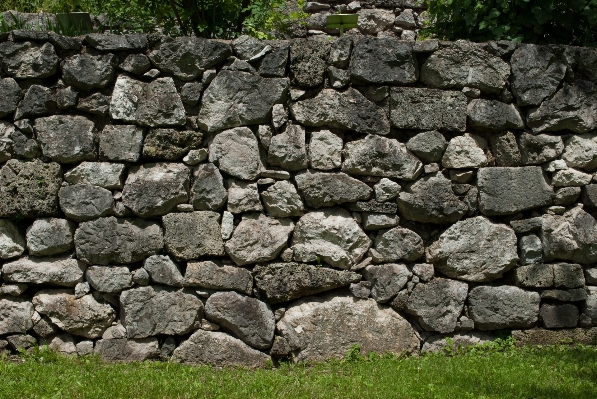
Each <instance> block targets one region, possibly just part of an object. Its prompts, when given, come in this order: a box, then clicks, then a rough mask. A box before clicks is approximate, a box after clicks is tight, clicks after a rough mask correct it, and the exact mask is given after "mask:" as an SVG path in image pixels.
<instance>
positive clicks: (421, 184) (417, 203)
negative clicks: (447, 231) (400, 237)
mask: <svg viewBox="0 0 597 399" xmlns="http://www.w3.org/2000/svg"><path fill="white" fill-rule="evenodd" d="M397 202H398V209H400V214H401V215H402V216H403V217H405V218H406V219H408V220H414V221H416V222H422V223H438V224H444V223H454V222H456V221H458V220H460V219H461V218H462V217H463V216H464V214H465V213H466V211H467V209H468V207H467V206H466V204H465V203H464V202H462V201H460V200H459V199H458V197H457V196H456V195H454V192H453V191H452V183H451V182H450V180H449V179H446V178H445V177H444V175H442V174H441V173H434V174H430V175H427V176H425V177H423V178H421V179H419V180H417V181H415V182H414V183H410V184H408V185H406V186H405V187H404V189H403V191H401V192H400V195H399V197H398V200H397Z"/></svg>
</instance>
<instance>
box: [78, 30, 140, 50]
mask: <svg viewBox="0 0 597 399" xmlns="http://www.w3.org/2000/svg"><path fill="white" fill-rule="evenodd" d="M85 42H87V44H89V45H91V47H93V48H95V49H96V50H100V51H127V50H144V49H145V48H146V47H147V44H148V43H147V35H146V34H142V33H129V34H124V35H116V34H106V33H101V34H99V33H91V34H87V35H85Z"/></svg>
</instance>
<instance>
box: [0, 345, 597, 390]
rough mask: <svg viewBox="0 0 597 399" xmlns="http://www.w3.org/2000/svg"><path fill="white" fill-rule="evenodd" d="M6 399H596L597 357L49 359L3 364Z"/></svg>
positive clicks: (580, 350) (0, 375) (493, 353)
mask: <svg viewBox="0 0 597 399" xmlns="http://www.w3.org/2000/svg"><path fill="white" fill-rule="evenodd" d="M0 398H11V399H16V398H367V399H369V398H459V399H460V398H500V399H502V398H565V399H573V398H591V399H595V398H597V348H595V347H588V346H577V347H566V346H554V347H548V348H543V349H533V348H523V349H515V348H512V347H511V346H508V347H507V348H497V349H496V348H495V347H494V348H493V349H489V350H487V349H485V350H473V351H469V352H468V353H466V354H459V355H456V356H447V355H432V356H427V355H426V356H421V357H409V358H403V359H397V358H395V357H393V356H382V357H379V356H371V357H369V358H364V357H361V356H359V355H357V354H356V353H355V352H354V351H353V352H352V354H350V355H349V356H347V358H346V359H345V360H343V361H330V362H326V363H320V364H315V365H312V366H306V365H293V366H289V365H284V364H283V365H281V366H280V367H278V368H275V369H270V370H246V369H224V370H218V369H213V368H210V367H206V366H201V367H191V366H182V365H177V364H171V363H159V362H145V363H136V364H106V363H102V362H101V361H99V360H98V359H96V358H88V359H67V358H63V357H57V356H56V355H53V354H51V353H42V354H38V355H34V356H28V357H26V359H25V362H24V363H23V364H17V363H16V362H14V361H10V360H8V359H6V358H5V359H0Z"/></svg>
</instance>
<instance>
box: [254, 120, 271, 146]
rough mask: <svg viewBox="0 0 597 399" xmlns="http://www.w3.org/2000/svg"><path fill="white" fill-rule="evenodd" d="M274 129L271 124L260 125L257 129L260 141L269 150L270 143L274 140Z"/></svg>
mask: <svg viewBox="0 0 597 399" xmlns="http://www.w3.org/2000/svg"><path fill="white" fill-rule="evenodd" d="M273 134H274V131H273V129H272V127H271V126H270V125H259V128H258V129H257V137H258V138H259V142H260V143H261V145H262V146H263V148H265V149H266V150H269V145H270V143H271V141H272V136H273Z"/></svg>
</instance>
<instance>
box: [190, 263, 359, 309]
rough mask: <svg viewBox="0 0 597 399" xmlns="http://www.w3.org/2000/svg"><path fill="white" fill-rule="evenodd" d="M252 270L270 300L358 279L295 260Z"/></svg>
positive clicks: (284, 300) (327, 289)
mask: <svg viewBox="0 0 597 399" xmlns="http://www.w3.org/2000/svg"><path fill="white" fill-rule="evenodd" d="M187 270H188V269H187ZM254 274H255V285H256V286H257V289H258V290H259V292H260V293H261V294H262V295H263V296H264V297H265V298H266V299H267V302H268V303H271V304H276V303H281V302H287V301H291V300H293V299H297V298H301V297H304V296H307V295H313V294H317V293H320V292H324V291H329V290H332V289H334V288H339V287H343V286H346V285H349V284H351V283H356V282H359V281H360V280H361V276H360V275H359V274H357V273H353V272H349V271H339V270H334V269H330V268H327V267H317V266H313V265H307V264H304V263H295V262H289V263H270V264H269V265H267V266H258V267H256V268H255V269H254Z"/></svg>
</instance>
